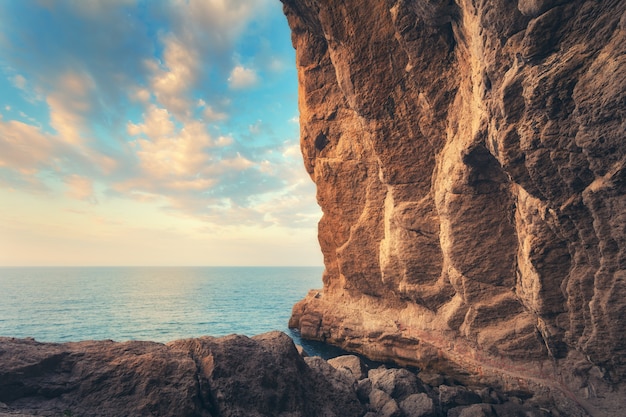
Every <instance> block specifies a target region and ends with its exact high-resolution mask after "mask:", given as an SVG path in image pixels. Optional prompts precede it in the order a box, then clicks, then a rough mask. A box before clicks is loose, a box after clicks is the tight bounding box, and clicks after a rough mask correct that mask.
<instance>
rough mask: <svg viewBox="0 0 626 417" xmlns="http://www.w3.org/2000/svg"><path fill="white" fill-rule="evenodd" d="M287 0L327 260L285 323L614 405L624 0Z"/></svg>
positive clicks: (598, 406) (440, 367)
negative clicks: (318, 285) (318, 280)
mask: <svg viewBox="0 0 626 417" xmlns="http://www.w3.org/2000/svg"><path fill="white" fill-rule="evenodd" d="M282 2H283V4H284V11H285V14H286V16H287V19H288V22H289V25H290V27H291V30H292V42H293V45H294V47H295V50H296V65H297V68H298V81H299V108H300V141H301V149H302V153H303V158H304V165H305V168H306V170H307V172H308V173H309V175H310V176H311V178H312V180H313V181H314V182H315V184H316V186H317V199H318V202H319V204H320V206H321V208H322V211H323V216H322V218H321V220H320V223H319V228H318V230H319V232H318V237H319V242H320V247H321V251H322V254H323V256H324V264H325V271H324V274H323V277H322V279H323V282H324V286H323V289H321V290H317V291H315V292H314V293H311V294H310V295H309V296H307V297H306V298H305V299H304V300H303V301H301V302H300V303H298V304H297V305H296V306H294V310H293V314H292V317H291V320H290V326H292V327H298V328H299V329H300V331H301V334H302V336H303V337H304V338H309V339H315V340H322V341H326V342H328V343H332V344H336V345H338V346H340V347H343V348H345V349H348V350H351V351H355V352H359V353H362V354H364V355H366V356H368V357H370V358H372V359H375V360H381V361H388V360H391V361H395V362H396V363H399V364H403V365H413V366H417V367H419V368H421V369H423V370H426V371H432V372H435V373H440V374H445V375H451V374H454V375H455V378H457V379H459V382H462V383H465V384H469V383H483V384H485V383H486V384H491V385H493V386H506V387H510V388H511V389H518V388H520V389H521V388H523V389H529V390H531V391H534V392H539V391H542V390H548V391H550V392H551V393H552V394H550V395H553V396H554V397H555V398H556V397H558V396H559V395H561V394H560V393H561V392H565V393H566V394H567V395H566V397H567V396H569V397H570V398H578V397H580V398H585V401H586V403H587V405H585V407H586V408H587V409H589V410H592V411H593V412H595V413H600V414H606V415H615V414H618V413H620V412H621V408H620V403H621V404H624V403H626V379H625V378H626V336H625V333H624V332H623V329H624V328H625V327H626V314H625V312H626V260H625V259H626V258H625V256H626V255H625V254H626V230H625V228H624V227H625V226H624V225H625V224H626V142H625V141H624V140H623V138H624V137H625V133H626V125H625V124H624V120H625V116H626V106H625V105H624V101H623V100H624V99H623V98H624V97H626V62H625V60H626V17H624V16H626V14H625V13H626V2H624V1H621V0H608V1H602V2H597V1H591V0H572V1H567V2H566V1H561V0H554V1H553V0H519V1H508V0H494V1H489V2H485V1H482V2H476V1H470V0H459V1H455V2H449V1H443V0H434V1H417V0H390V1H369V2H363V1H359V0H345V1H341V2H327V1H320V0H282ZM589 387H593V389H591V388H589ZM605 398H607V399H609V400H608V401H607V400H605ZM567 407H569V406H567ZM579 408H580V409H582V408H581V407H579Z"/></svg>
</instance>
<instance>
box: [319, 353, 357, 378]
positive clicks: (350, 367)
mask: <svg viewBox="0 0 626 417" xmlns="http://www.w3.org/2000/svg"><path fill="white" fill-rule="evenodd" d="M328 363H329V364H330V365H331V366H332V367H334V368H335V369H338V370H347V371H348V372H349V373H350V374H351V375H352V376H353V377H354V379H356V380H361V379H363V378H365V375H366V374H365V367H364V366H363V362H362V361H361V359H360V358H359V357H358V356H355V355H342V356H337V357H336V358H332V359H329V360H328Z"/></svg>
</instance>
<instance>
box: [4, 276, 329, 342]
mask: <svg viewBox="0 0 626 417" xmlns="http://www.w3.org/2000/svg"><path fill="white" fill-rule="evenodd" d="M322 271H323V269H322V268H321V267H320V268H318V267H293V268H292V267H281V268H271V267H267V268H245V267H241V268H239V267H223V268H221V267H220V268H218V267H181V268H178V267H171V268H163V267H154V268H148V267H145V268H144V267H128V268H126V267H115V268H105V267H102V268H82V267H81V268H0V336H9V337H34V338H35V339H37V340H39V341H45V342H68V341H78V340H102V339H112V340H116V341H125V340H153V341H157V342H168V341H171V340H175V339H180V338H186V337H197V336H202V335H211V336H222V335H226V334H231V333H239V334H245V335H248V336H253V335H256V334H260V333H264V332H267V331H270V330H282V331H285V332H287V333H288V334H290V335H291V336H292V337H294V338H295V339H297V334H293V333H290V332H289V331H288V329H287V322H288V320H289V316H290V314H291V307H292V306H293V304H294V303H295V302H297V301H298V300H300V299H302V298H304V296H305V295H306V294H307V292H308V290H309V289H311V288H321V286H322V282H321V276H322ZM297 341H298V340H297ZM309 350H315V347H314V346H313V347H311V346H310V347H309Z"/></svg>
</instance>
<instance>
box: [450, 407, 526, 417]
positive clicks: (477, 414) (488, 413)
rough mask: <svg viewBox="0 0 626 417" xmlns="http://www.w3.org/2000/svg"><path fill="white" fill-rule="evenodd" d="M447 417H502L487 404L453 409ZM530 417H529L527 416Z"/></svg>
mask: <svg viewBox="0 0 626 417" xmlns="http://www.w3.org/2000/svg"><path fill="white" fill-rule="evenodd" d="M448 417H503V416H501V415H500V414H495V413H494V411H493V408H492V407H491V406H490V405H489V404H473V405H470V406H463V407H455V408H452V409H450V410H449V411H448ZM528 417H530V416H528Z"/></svg>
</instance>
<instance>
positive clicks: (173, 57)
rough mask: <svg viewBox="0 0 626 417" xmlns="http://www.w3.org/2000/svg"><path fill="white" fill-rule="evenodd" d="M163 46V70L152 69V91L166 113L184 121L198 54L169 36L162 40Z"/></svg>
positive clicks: (194, 78) (188, 106)
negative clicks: (168, 112)
mask: <svg viewBox="0 0 626 417" xmlns="http://www.w3.org/2000/svg"><path fill="white" fill-rule="evenodd" d="M163 43H164V47H165V50H164V53H163V59H164V68H161V67H156V66H153V68H155V71H154V75H153V78H152V80H151V87H152V91H153V92H154V95H155V96H156V98H157V100H158V101H159V103H161V104H162V105H163V106H164V107H165V108H166V109H167V110H168V111H170V112H171V113H173V114H175V115H176V116H178V117H179V118H185V117H187V116H188V115H189V113H190V108H191V101H190V100H189V99H187V98H186V94H187V93H188V92H189V89H190V88H191V87H192V86H193V84H194V82H195V81H196V79H197V77H198V71H199V68H200V60H199V56H198V51H197V50H196V49H195V48H194V47H193V45H187V44H185V43H184V42H182V41H181V40H180V39H178V38H177V37H176V36H174V35H172V34H169V35H167V36H165V38H164V41H163Z"/></svg>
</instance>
